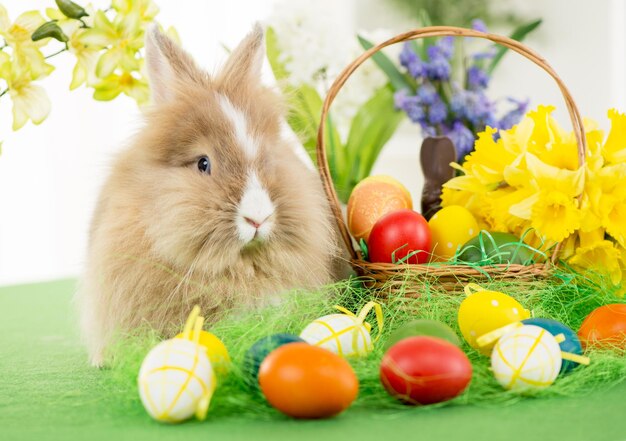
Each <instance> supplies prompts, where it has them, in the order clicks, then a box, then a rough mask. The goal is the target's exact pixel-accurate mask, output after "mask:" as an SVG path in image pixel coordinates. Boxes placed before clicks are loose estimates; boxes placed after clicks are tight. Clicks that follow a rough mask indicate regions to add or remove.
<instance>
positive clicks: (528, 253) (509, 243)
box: [458, 230, 535, 265]
mask: <svg viewBox="0 0 626 441" xmlns="http://www.w3.org/2000/svg"><path fill="white" fill-rule="evenodd" d="M481 239H482V246H481ZM483 249H484V254H483ZM534 257H535V253H534V252H533V251H532V250H531V249H530V248H528V247H527V246H525V245H524V244H521V243H520V239H519V237H516V236H515V235H513V234H510V233H500V232H487V231H485V230H482V231H481V232H480V233H478V235H477V236H476V237H474V238H472V239H470V240H469V241H467V242H466V243H465V245H463V247H461V251H460V253H459V256H458V260H459V261H462V262H472V263H474V262H480V261H482V260H489V259H491V262H492V263H495V264H506V263H513V264H520V265H528V264H530V263H533V260H534Z"/></svg>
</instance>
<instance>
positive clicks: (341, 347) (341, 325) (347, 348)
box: [300, 314, 372, 357]
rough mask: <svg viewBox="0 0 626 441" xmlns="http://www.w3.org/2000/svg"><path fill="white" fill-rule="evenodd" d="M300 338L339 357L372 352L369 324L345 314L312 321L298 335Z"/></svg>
mask: <svg viewBox="0 0 626 441" xmlns="http://www.w3.org/2000/svg"><path fill="white" fill-rule="evenodd" d="M300 338H301V339H302V340H304V341H305V342H307V343H309V344H311V345H314V346H319V347H320V348H324V349H327V350H329V351H331V352H333V353H335V354H337V355H339V356H341V357H350V356H354V355H365V354H367V353H368V352H370V351H371V350H372V338H371V336H370V327H369V324H367V323H363V322H362V321H361V320H359V319H358V318H357V317H353V316H350V315H347V314H330V315H325V316H323V317H320V318H318V319H317V320H314V321H313V322H311V323H309V324H308V325H307V326H306V327H305V328H304V330H303V331H302V332H301V333H300Z"/></svg>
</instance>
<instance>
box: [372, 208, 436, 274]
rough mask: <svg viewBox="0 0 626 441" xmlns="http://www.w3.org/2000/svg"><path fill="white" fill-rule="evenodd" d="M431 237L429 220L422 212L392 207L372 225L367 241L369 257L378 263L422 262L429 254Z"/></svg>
mask: <svg viewBox="0 0 626 441" xmlns="http://www.w3.org/2000/svg"><path fill="white" fill-rule="evenodd" d="M430 241H431V237H430V229H429V228H428V222H426V219H424V217H423V216H422V215H421V214H419V213H416V212H415V211H413V210H397V211H393V212H391V213H389V214H386V215H385V216H383V217H381V218H380V219H379V220H378V222H376V224H375V225H374V227H373V228H372V231H371V233H370V236H369V241H368V243H367V247H368V251H369V259H370V261H371V262H381V263H396V262H400V261H402V262H404V263H412V264H416V263H424V262H426V261H428V258H429V253H430ZM408 255H410V257H408V258H407V259H406V260H403V259H404V258H406V257H407V256H408Z"/></svg>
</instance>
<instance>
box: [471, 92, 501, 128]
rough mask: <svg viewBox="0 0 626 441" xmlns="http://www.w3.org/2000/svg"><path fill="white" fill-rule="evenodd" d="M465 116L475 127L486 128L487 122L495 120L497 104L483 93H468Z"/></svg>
mask: <svg viewBox="0 0 626 441" xmlns="http://www.w3.org/2000/svg"><path fill="white" fill-rule="evenodd" d="M464 114H465V115H464V116H465V118H466V119H467V120H468V121H469V122H471V123H472V125H474V126H475V127H484V125H485V122H486V121H488V120H489V121H493V120H494V118H495V117H494V115H495V103H493V102H492V101H490V100H489V97H487V95H485V94H484V93H483V92H482V91H467V92H465V107H464Z"/></svg>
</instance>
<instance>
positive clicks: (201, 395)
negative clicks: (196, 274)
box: [137, 308, 216, 423]
mask: <svg viewBox="0 0 626 441" xmlns="http://www.w3.org/2000/svg"><path fill="white" fill-rule="evenodd" d="M198 313H199V309H197V308H194V310H193V311H192V313H191V315H190V316H189V319H188V322H187V325H186V326H185V331H184V332H183V337H182V338H173V339H170V340H165V341H163V342H161V343H159V344H158V345H156V346H155V347H154V348H152V350H150V352H149V353H148V355H146V358H144V360H143V362H142V364H141V368H140V370H139V376H138V378H137V382H138V386H139V396H140V398H141V402H142V403H143V406H144V407H145V409H146V411H147V412H148V414H149V415H150V416H151V417H152V418H154V419H155V420H157V421H161V422H165V423H178V422H181V421H184V420H186V419H189V418H191V417H193V416H194V415H195V416H196V417H197V418H198V419H200V420H203V419H204V418H205V417H206V414H207V411H208V408H209V403H210V400H211V396H212V395H213V391H214V390H215V384H216V380H215V374H214V372H213V367H212V366H211V361H210V360H209V356H208V354H207V349H206V347H204V346H202V345H201V344H200V343H199V341H198V340H199V336H200V330H201V328H202V323H203V318H202V317H198ZM191 323H193V326H194V330H193V332H191V330H190V328H191Z"/></svg>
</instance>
